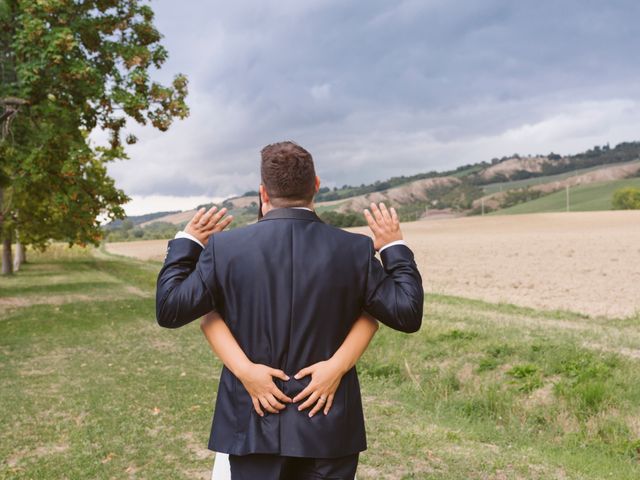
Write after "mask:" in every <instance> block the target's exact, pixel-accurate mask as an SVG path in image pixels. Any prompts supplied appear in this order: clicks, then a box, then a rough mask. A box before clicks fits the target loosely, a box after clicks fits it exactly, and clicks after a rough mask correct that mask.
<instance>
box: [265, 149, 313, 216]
mask: <svg viewBox="0 0 640 480" xmlns="http://www.w3.org/2000/svg"><path fill="white" fill-rule="evenodd" d="M260 154H261V156H262V162H261V165H260V173H261V176H262V185H264V188H265V189H266V190H267V193H268V194H269V198H270V201H271V203H272V204H273V205H274V206H301V205H308V204H309V203H311V201H312V200H313V196H314V195H315V193H316V170H315V168H314V166H313V158H312V157H311V154H310V153H309V152H307V151H306V150H305V149H304V148H302V147H301V146H300V145H298V144H296V143H294V142H279V143H274V144H271V145H267V146H266V147H264V148H263V149H262V151H261V152H260Z"/></svg>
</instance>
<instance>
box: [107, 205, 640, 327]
mask: <svg viewBox="0 0 640 480" xmlns="http://www.w3.org/2000/svg"><path fill="white" fill-rule="evenodd" d="M403 230H404V232H405V236H406V239H407V241H408V242H409V245H410V246H411V248H412V249H413V250H414V252H415V254H416V259H417V261H418V264H419V266H420V270H421V272H422V275H423V278H424V284H425V288H426V290H427V292H435V293H444V294H449V295H458V296H462V297H467V298H478V299H482V300H486V301H490V302H507V303H513V304H516V305H523V306H530V307H536V308H543V309H566V310H571V311H576V312H581V313H585V314H588V315H606V316H612V317H624V316H629V315H632V314H634V312H637V311H640V211H615V212H572V213H539V214H530V215H505V216H495V217H493V216H492V217H465V218H455V219H444V220H437V221H422V222H413V223H407V224H405V225H404V226H403ZM354 231H359V232H366V229H363V228H359V229H354ZM166 245H167V242H166V241H164V240H151V241H141V242H123V243H111V244H108V246H107V249H108V251H109V252H111V253H116V254H120V255H128V256H133V257H136V258H140V259H144V260H148V259H154V260H162V259H163V258H164V252H165V249H166Z"/></svg>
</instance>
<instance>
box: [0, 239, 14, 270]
mask: <svg viewBox="0 0 640 480" xmlns="http://www.w3.org/2000/svg"><path fill="white" fill-rule="evenodd" d="M12 267H13V265H12V263H11V235H9V234H6V235H5V236H4V238H3V239H2V275H11V274H12V273H13V268H12Z"/></svg>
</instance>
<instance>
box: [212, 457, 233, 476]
mask: <svg viewBox="0 0 640 480" xmlns="http://www.w3.org/2000/svg"><path fill="white" fill-rule="evenodd" d="M211 480H231V465H229V455H227V454H226V453H220V452H216V458H215V460H214V461H213V472H211Z"/></svg>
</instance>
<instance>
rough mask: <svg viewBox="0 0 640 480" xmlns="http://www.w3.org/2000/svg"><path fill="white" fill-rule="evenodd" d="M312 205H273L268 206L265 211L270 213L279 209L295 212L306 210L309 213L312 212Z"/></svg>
mask: <svg viewBox="0 0 640 480" xmlns="http://www.w3.org/2000/svg"><path fill="white" fill-rule="evenodd" d="M313 207H314V205H313V203H311V204H309V205H282V206H278V207H276V206H274V205H271V204H270V205H269V209H268V210H267V212H270V211H271V210H277V209H280V208H294V209H296V210H308V211H310V212H313V211H314V208H313Z"/></svg>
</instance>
